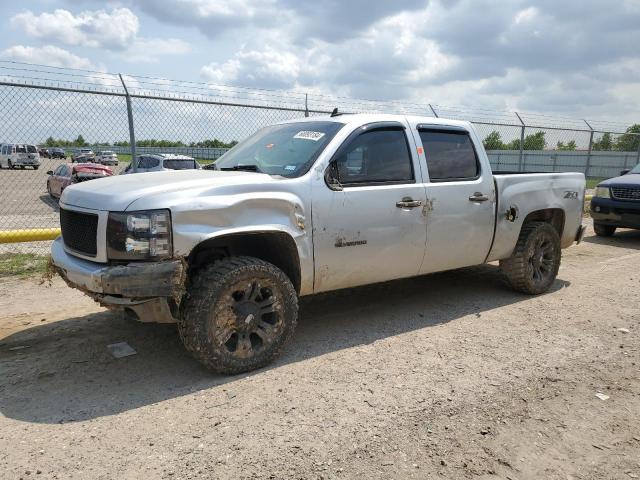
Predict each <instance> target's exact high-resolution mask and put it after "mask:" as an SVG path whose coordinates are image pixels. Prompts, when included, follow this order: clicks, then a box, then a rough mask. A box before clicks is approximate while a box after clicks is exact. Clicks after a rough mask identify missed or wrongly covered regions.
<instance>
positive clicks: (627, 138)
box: [615, 123, 640, 152]
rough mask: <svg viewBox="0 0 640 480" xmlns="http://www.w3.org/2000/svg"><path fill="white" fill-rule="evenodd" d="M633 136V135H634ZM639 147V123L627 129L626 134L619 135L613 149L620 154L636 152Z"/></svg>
mask: <svg viewBox="0 0 640 480" xmlns="http://www.w3.org/2000/svg"><path fill="white" fill-rule="evenodd" d="M634 134H635V135H634ZM639 146H640V123H636V124H635V125H632V126H630V127H629V128H627V131H626V133H624V134H623V135H620V138H618V141H617V142H616V144H615V149H616V150H618V151H620V152H637V151H638V147H639Z"/></svg>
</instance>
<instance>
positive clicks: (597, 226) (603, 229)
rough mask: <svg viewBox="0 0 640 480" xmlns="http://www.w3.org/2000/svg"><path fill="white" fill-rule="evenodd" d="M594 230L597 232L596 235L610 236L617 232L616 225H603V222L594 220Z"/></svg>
mask: <svg viewBox="0 0 640 480" xmlns="http://www.w3.org/2000/svg"><path fill="white" fill-rule="evenodd" d="M593 231H594V232H596V235H597V236H599V237H610V236H612V235H613V234H614V233H616V227H614V226H613V225H603V224H602V223H595V222H594V224H593Z"/></svg>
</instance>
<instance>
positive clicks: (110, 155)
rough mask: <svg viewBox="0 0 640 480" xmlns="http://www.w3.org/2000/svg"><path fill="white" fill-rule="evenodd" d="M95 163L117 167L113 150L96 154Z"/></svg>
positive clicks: (116, 156) (116, 157)
mask: <svg viewBox="0 0 640 480" xmlns="http://www.w3.org/2000/svg"><path fill="white" fill-rule="evenodd" d="M95 162H96V163H101V164H102V165H118V155H116V152H114V151H113V150H103V151H101V152H98V153H96V159H95Z"/></svg>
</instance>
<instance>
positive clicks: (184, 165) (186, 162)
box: [164, 158, 196, 170]
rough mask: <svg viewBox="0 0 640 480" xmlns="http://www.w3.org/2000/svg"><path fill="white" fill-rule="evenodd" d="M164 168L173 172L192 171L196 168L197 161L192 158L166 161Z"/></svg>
mask: <svg viewBox="0 0 640 480" xmlns="http://www.w3.org/2000/svg"><path fill="white" fill-rule="evenodd" d="M164 168H170V169H171V170H191V169H194V168H196V161H195V160H193V159H190V158H172V159H165V161H164Z"/></svg>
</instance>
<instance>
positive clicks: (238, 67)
mask: <svg viewBox="0 0 640 480" xmlns="http://www.w3.org/2000/svg"><path fill="white" fill-rule="evenodd" d="M0 13H1V15H0V19H2V20H0V28H1V31H2V32H3V35H2V36H1V37H0V59H4V60H16V61H22V62H31V63H39V64H49V65H55V66H67V67H74V68H82V69H96V70H106V71H110V72H127V73H131V74H137V75H151V76H158V77H167V78H173V79H182V80H195V81H207V82H213V83H220V84H232V85H241V86H248V87H258V88H267V89H295V90H298V91H310V92H318V93H330V94H335V95H344V96H350V97H356V98H365V99H376V100H402V101H414V102H420V103H426V102H433V103H437V104H442V105H461V106H474V107H483V108H489V109H497V110H503V109H504V110H525V111H535V112H544V113H554V114H558V115H567V116H571V117H579V118H582V117H588V118H604V119H611V120H616V121H624V122H637V121H638V120H640V48H639V46H640V0H615V1H614V0H600V1H598V0H563V1H558V0H537V1H532V0H529V1H526V0H500V1H498V0H493V1H488V0H446V1H445V0H396V1H387V0H384V1H383V0H351V1H338V0H327V1H319V2H303V1H299V0H263V1H253V0H122V1H114V2H111V1H101V2H98V1H92V0H86V1H83V0H74V1H71V0H41V1H33V0H23V1H21V2H2V4H1V5H0Z"/></svg>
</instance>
